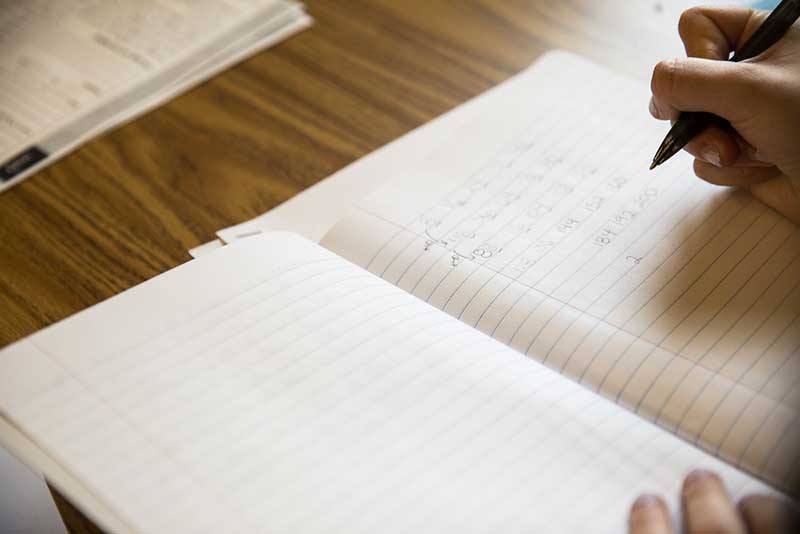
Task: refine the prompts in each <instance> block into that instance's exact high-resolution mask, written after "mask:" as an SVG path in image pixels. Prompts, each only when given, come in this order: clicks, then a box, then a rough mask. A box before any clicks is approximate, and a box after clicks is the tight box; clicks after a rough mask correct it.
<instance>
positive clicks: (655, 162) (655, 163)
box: [650, 160, 658, 171]
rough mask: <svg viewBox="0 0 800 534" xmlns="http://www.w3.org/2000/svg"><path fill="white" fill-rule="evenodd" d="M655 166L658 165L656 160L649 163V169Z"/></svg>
mask: <svg viewBox="0 0 800 534" xmlns="http://www.w3.org/2000/svg"><path fill="white" fill-rule="evenodd" d="M656 167H658V162H657V161H655V160H654V161H653V163H651V164H650V170H651V171H652V170H653V169H655V168H656Z"/></svg>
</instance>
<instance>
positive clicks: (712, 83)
mask: <svg viewBox="0 0 800 534" xmlns="http://www.w3.org/2000/svg"><path fill="white" fill-rule="evenodd" d="M766 16H767V13H766V12H763V11H754V10H752V9H746V8H733V7H729V8H723V7H699V8H693V9H690V10H688V11H686V12H685V13H684V14H683V16H682V17H681V21H680V26H679V31H680V35H681V38H682V39H683V42H684V45H685V48H686V53H687V55H688V56H689V57H688V58H683V59H673V60H667V61H662V62H661V63H659V64H658V65H657V66H656V68H655V71H654V72H653V79H652V83H651V88H652V91H653V98H652V100H651V104H650V112H651V113H652V114H653V116H654V117H656V118H657V119H662V120H674V119H675V118H676V117H677V116H678V113H679V110H680V111H708V112H711V113H714V114H715V115H718V116H720V117H722V118H724V119H726V120H727V121H728V122H730V125H731V127H730V128H723V127H719V126H712V127H709V128H708V129H707V130H706V131H705V132H703V133H702V134H700V135H699V136H697V138H695V139H694V140H693V141H692V142H691V143H689V145H687V147H686V149H687V150H688V152H690V153H691V154H692V155H693V156H695V158H696V159H695V164H694V170H695V173H696V174H697V175H698V176H699V177H700V178H702V179H704V180H706V181H708V182H711V183H713V184H717V185H729V186H736V187H743V188H749V189H750V191H751V192H752V194H753V196H755V197H756V198H758V199H759V200H761V201H762V202H764V203H765V204H767V205H768V206H771V207H772V208H774V209H775V210H777V211H778V212H780V213H782V214H783V215H785V216H786V217H788V218H789V219H791V220H792V221H793V222H795V223H796V224H800V25H798V24H795V26H794V27H793V28H791V29H790V30H789V32H788V33H787V35H786V36H785V37H784V38H783V39H781V40H780V41H779V42H778V43H777V44H776V45H774V46H773V47H772V48H770V49H769V50H767V51H766V52H765V53H764V54H761V55H760V56H758V57H756V58H754V59H752V60H748V61H744V62H741V63H731V62H728V61H720V60H725V59H728V57H729V55H730V53H731V52H733V51H734V50H736V49H737V48H738V47H741V46H742V45H743V44H744V43H745V42H746V41H747V39H748V38H749V37H750V35H751V34H752V33H753V32H754V31H755V30H756V28H758V26H759V25H760V24H761V23H762V22H763V21H764V19H765V18H766Z"/></svg>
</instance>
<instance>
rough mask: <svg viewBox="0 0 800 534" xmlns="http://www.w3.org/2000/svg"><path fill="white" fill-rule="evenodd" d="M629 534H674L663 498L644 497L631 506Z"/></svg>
mask: <svg viewBox="0 0 800 534" xmlns="http://www.w3.org/2000/svg"><path fill="white" fill-rule="evenodd" d="M628 532H629V534H672V520H671V518H670V516H669V511H668V510H667V504H666V503H665V502H664V500H663V499H662V498H661V497H657V496H655V495H642V496H641V497H639V498H638V499H636V501H635V502H634V503H633V506H631V512H630V515H629V517H628Z"/></svg>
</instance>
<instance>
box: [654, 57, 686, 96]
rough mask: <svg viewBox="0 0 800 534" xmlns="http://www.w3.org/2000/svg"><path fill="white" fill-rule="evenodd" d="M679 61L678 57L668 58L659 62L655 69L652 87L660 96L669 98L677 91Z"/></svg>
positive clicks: (655, 93)
mask: <svg viewBox="0 0 800 534" xmlns="http://www.w3.org/2000/svg"><path fill="white" fill-rule="evenodd" d="M678 70H679V63H678V60H677V59H667V60H664V61H661V62H659V63H658V64H657V65H656V67H655V69H654V70H653V80H652V83H651V89H652V91H653V94H654V95H656V96H657V97H659V98H663V99H665V100H669V99H670V97H671V96H672V94H673V93H674V92H675V84H676V80H677V78H678Z"/></svg>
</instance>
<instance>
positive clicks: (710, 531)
mask: <svg viewBox="0 0 800 534" xmlns="http://www.w3.org/2000/svg"><path fill="white" fill-rule="evenodd" d="M681 505H682V507H683V522H684V527H685V528H684V532H685V533H686V534H790V533H795V532H800V530H798V523H797V520H798V517H797V510H796V509H795V508H794V507H792V506H791V505H790V504H789V503H788V502H786V501H784V500H781V499H778V498H775V497H767V496H765V495H751V496H749V497H745V498H744V499H743V500H742V501H741V502H740V503H739V506H738V507H735V506H734V505H733V502H732V501H731V498H730V497H729V496H728V493H727V491H726V490H725V485H724V484H723V483H722V481H721V480H720V478H719V477H718V476H717V475H715V474H714V473H710V472H708V471H702V470H698V471H693V472H692V473H691V474H689V476H687V477H686V480H684V483H683V489H682V490H681ZM628 524H629V532H630V534H673V533H674V532H678V530H677V529H675V528H674V526H673V525H672V520H671V518H670V514H669V510H668V509H667V505H666V503H665V502H664V500H663V499H662V498H661V497H656V496H653V495H642V496H641V497H639V498H638V499H637V500H636V502H634V503H633V506H632V507H631V512H630V517H629V521H628Z"/></svg>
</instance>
